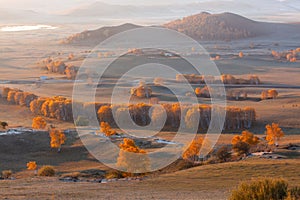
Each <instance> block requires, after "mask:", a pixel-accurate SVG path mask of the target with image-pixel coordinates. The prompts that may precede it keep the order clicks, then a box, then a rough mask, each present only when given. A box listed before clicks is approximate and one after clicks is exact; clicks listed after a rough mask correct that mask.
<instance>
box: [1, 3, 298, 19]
mask: <svg viewBox="0 0 300 200" xmlns="http://www.w3.org/2000/svg"><path fill="white" fill-rule="evenodd" d="M97 1H98V2H104V3H108V4H119V5H120V4H122V5H159V4H175V3H177V4H188V3H193V2H208V1H214V2H219V1H220V0H163V1H162V0H0V9H1V8H2V9H3V8H4V9H18V10H20V9H22V10H24V9H25V10H33V11H37V12H40V13H52V14H53V13H60V12H62V11H66V10H70V9H72V8H77V7H80V6H82V5H89V4H91V3H94V2H97ZM222 1H229V2H230V3H229V5H234V3H235V2H245V3H247V4H251V5H252V6H254V7H255V6H257V9H259V10H262V11H263V12H266V11H264V10H268V12H269V11H270V9H273V10H276V11H275V13H277V14H280V13H281V12H282V10H284V12H285V14H286V12H289V13H290V14H291V15H292V16H294V15H295V13H296V14H298V13H300V12H299V11H300V0H222ZM261 3H263V4H264V5H267V6H265V7H263V6H261V5H260V4H261ZM274 3H277V4H276V5H277V7H276V6H275V8H274V5H273V4H274ZM269 5H272V6H273V7H272V6H269ZM270 7H272V8H270ZM279 7H280V8H279ZM212 9H213V8H212ZM226 11H228V12H231V10H226ZM248 11H251V10H250V9H249V10H248ZM248 11H247V12H248ZM241 14H247V13H241ZM295 17H296V16H295Z"/></svg>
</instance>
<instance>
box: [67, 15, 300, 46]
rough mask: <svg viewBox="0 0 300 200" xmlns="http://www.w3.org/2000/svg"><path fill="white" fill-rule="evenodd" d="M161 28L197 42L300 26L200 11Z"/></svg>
mask: <svg viewBox="0 0 300 200" xmlns="http://www.w3.org/2000/svg"><path fill="white" fill-rule="evenodd" d="M138 27H141V26H138V25H134V24H123V25H120V26H113V27H103V28H100V29H97V30H94V31H85V32H82V33H79V34H75V35H73V36H70V37H68V38H67V39H65V40H64V41H63V43H64V44H95V43H97V44H98V43H100V42H102V41H104V40H105V39H107V38H109V37H110V36H112V35H114V34H117V33H120V32H122V31H126V30H130V29H134V28H138ZM162 27H165V28H169V29H172V30H176V31H178V32H181V33H184V34H186V35H188V36H190V37H192V38H193V39H195V40H198V41H200V40H201V41H231V40H238V39H247V38H255V37H261V36H271V35H272V36H277V37H279V38H280V37H287V36H293V37H294V36H297V35H298V36H299V31H300V26H299V25H297V24H282V23H268V22H258V21H253V20H251V19H248V18H245V17H243V16H240V15H237V14H233V13H221V14H210V13H207V12H202V13H200V14H196V15H192V16H189V17H184V18H182V19H178V20H175V21H171V22H169V23H166V24H164V25H162Z"/></svg>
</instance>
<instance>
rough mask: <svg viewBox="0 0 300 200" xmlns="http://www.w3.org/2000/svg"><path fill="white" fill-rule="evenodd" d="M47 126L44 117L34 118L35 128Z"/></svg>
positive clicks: (33, 124) (33, 126)
mask: <svg viewBox="0 0 300 200" xmlns="http://www.w3.org/2000/svg"><path fill="white" fill-rule="evenodd" d="M46 126H47V122H46V120H45V119H44V118H42V117H35V118H33V120H32V128H34V129H44V128H46Z"/></svg>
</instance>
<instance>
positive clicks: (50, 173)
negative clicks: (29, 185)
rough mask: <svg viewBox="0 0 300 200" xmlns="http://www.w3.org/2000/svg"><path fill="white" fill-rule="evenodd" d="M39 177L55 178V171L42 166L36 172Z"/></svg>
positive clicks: (49, 167)
mask: <svg viewBox="0 0 300 200" xmlns="http://www.w3.org/2000/svg"><path fill="white" fill-rule="evenodd" d="M38 175H39V176H55V170H54V168H53V167H52V166H43V167H42V168H41V169H39V171H38Z"/></svg>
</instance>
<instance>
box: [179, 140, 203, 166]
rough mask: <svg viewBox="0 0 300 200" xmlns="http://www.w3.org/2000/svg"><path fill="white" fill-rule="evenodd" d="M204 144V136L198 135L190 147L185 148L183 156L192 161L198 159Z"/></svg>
mask: <svg viewBox="0 0 300 200" xmlns="http://www.w3.org/2000/svg"><path fill="white" fill-rule="evenodd" d="M202 144H203V138H201V137H198V136H197V137H196V138H194V139H193V141H192V142H191V143H190V144H189V146H188V148H186V149H185V150H184V152H183V154H182V158H183V159H185V160H188V161H191V162H194V161H196V160H198V158H199V154H200V150H201V147H202Z"/></svg>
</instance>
